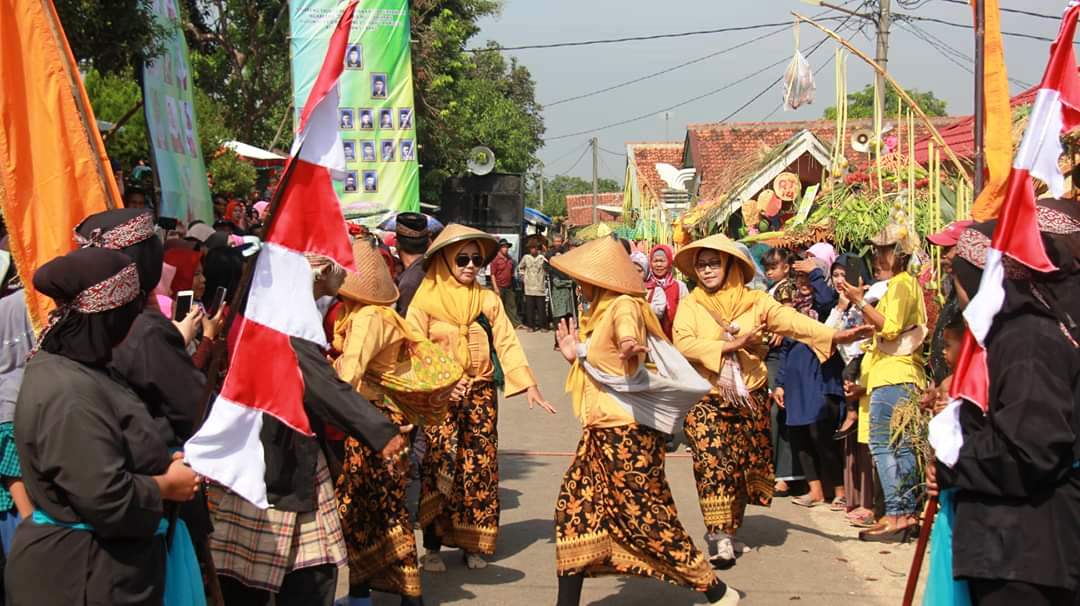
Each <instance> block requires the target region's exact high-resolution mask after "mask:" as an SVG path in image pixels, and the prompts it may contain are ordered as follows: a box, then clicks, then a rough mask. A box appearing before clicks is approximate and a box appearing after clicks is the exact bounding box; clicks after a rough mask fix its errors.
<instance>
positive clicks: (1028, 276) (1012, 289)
mask: <svg viewBox="0 0 1080 606" xmlns="http://www.w3.org/2000/svg"><path fill="white" fill-rule="evenodd" d="M1038 206H1039V207H1041V208H1039V209H1038V212H1039V232H1040V235H1041V237H1042V240H1043V247H1044V248H1045V249H1046V254H1047V256H1048V257H1049V258H1050V261H1051V263H1053V264H1054V265H1055V266H1056V267H1057V268H1058V269H1057V270H1056V271H1053V272H1050V273H1040V272H1035V271H1032V270H1030V269H1027V268H1026V267H1022V266H1020V264H1019V263H1017V262H1016V261H1013V260H1012V259H1010V258H1008V257H1006V258H1005V260H1004V263H1005V273H1006V279H1005V284H1004V286H1005V301H1004V303H1003V305H1002V309H1001V311H1000V312H999V313H998V316H997V317H996V318H995V324H998V323H999V322H1004V321H1006V320H1008V319H1009V318H1010V317H1014V316H1016V315H1019V314H1022V313H1033V314H1036V315H1042V316H1047V317H1050V318H1052V319H1055V320H1057V321H1058V322H1060V323H1061V325H1062V326H1063V327H1064V328H1065V329H1066V330H1068V331H1069V332H1070V333H1071V334H1072V336H1073V338H1074V339H1076V340H1080V329H1078V326H1077V323H1078V322H1080V203H1078V202H1076V201H1074V200H1039V201H1038ZM1046 209H1049V210H1050V211H1052V212H1051V213H1048V212H1045V211H1046ZM1055 213H1056V214H1055ZM996 227H997V220H996V219H995V220H992V221H986V222H983V223H976V224H974V225H972V226H971V227H969V228H968V229H967V230H965V233H964V234H962V235H961V242H960V243H958V244H957V246H958V253H959V254H958V255H957V256H956V258H955V259H953V262H952V268H953V275H954V276H955V277H956V279H957V281H958V282H959V283H960V286H962V287H963V288H964V290H965V291H966V292H967V294H968V296H971V297H974V296H975V293H976V292H978V290H979V282H980V281H981V280H982V274H983V266H984V263H985V251H984V250H982V249H979V248H977V247H972V246H970V244H971V242H972V241H973V240H981V241H982V242H983V243H984V244H985V245H987V246H988V245H989V241H990V240H991V239H992V238H993V236H994V229H995V228H996ZM969 232H970V233H969ZM973 236H974V237H973Z"/></svg>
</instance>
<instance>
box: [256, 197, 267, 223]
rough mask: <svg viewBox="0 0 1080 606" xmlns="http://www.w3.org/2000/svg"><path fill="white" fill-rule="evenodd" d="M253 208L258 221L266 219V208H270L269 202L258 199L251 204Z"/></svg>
mask: <svg viewBox="0 0 1080 606" xmlns="http://www.w3.org/2000/svg"><path fill="white" fill-rule="evenodd" d="M252 208H254V209H255V214H256V215H257V216H258V217H259V221H266V209H268V208H270V203H269V202H267V201H266V200H259V201H258V202H256V203H255V204H253V205H252Z"/></svg>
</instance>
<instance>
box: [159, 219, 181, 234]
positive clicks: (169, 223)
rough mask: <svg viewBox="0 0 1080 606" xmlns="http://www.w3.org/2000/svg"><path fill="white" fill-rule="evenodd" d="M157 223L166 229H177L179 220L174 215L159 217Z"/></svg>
mask: <svg viewBox="0 0 1080 606" xmlns="http://www.w3.org/2000/svg"><path fill="white" fill-rule="evenodd" d="M157 224H158V225H159V226H160V227H161V229H164V230H165V231H176V224H177V220H176V219H174V218H172V217H158V220H157Z"/></svg>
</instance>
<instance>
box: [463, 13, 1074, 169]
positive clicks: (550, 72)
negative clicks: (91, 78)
mask: <svg viewBox="0 0 1080 606" xmlns="http://www.w3.org/2000/svg"><path fill="white" fill-rule="evenodd" d="M834 3H836V4H845V3H844V2H843V0H834ZM904 3H905V4H908V5H913V4H914V5H916V6H915V8H913V9H909V8H904V7H901V6H898V4H899V2H898V0H893V10H894V11H897V12H905V13H909V14H914V15H917V16H920V17H929V18H936V19H942V20H946V21H952V22H959V23H968V22H970V20H971V12H970V9H968V8H967V7H965V6H963V5H960V4H958V3H955V2H950V1H949V0H905V2H904ZM1001 3H1002V6H1003V7H1005V8H1015V9H1024V10H1028V11H1033V12H1039V13H1047V14H1060V11H1061V10H1063V8H1064V6H1065V4H1066V3H1065V2H1064V1H1057V0H1001ZM859 4H861V0H849V1H848V2H847V3H846V6H848V7H850V8H855V7H857V6H858V5H859ZM792 10H795V11H799V12H801V13H803V14H818V13H821V12H823V10H822V9H821V8H819V7H814V6H808V5H807V4H804V3H801V2H799V1H797V0H754V1H749V2H748V1H741V0H666V1H664V2H656V1H648V2H646V1H644V0H621V1H619V0H505V5H504V8H503V11H502V13H501V14H500V15H499V16H497V17H493V18H487V19H484V20H483V21H482V22H481V28H482V30H481V32H480V34H479V35H478V36H477V37H476V38H474V44H475V45H476V46H480V45H481V44H483V43H484V42H486V41H487V40H495V41H497V42H499V43H500V44H501V45H503V46H520V45H528V44H542V43H550V42H566V41H578V40H590V39H600V38H617V37H627V36H642V35H651V34H661V33H672V32H685V31H691V30H701V29H715V28H724V27H734V26H744V25H756V24H762V23H779V22H787V21H790V19H791V17H790V11H792ZM829 15H830V16H834V17H835V16H838V15H839V13H836V12H831V13H829ZM858 21H859V20H857V19H852V20H851V21H850V22H849V23H848V26H847V29H845V33H846V34H847V36H848V37H853V40H854V41H855V43H856V44H857V45H858V46H859V47H860V48H861V49H862V50H864V51H865V52H867V53H868V54H870V55H871V56H872V55H873V51H874V42H873V26H872V25H867V26H866V27H865V29H863V32H864V33H865V35H864V34H860V33H858V32H857V31H855V30H854V28H853V26H854V25H855V24H856V23H857V22H858ZM829 23H831V24H833V25H834V26H838V25H840V21H838V20H834V21H830V22H829ZM915 25H916V26H917V27H918V29H920V30H922V31H923V32H925V34H923V35H927V34H929V36H930V37H931V38H933V37H936V38H937V39H939V40H941V41H944V42H946V43H948V44H949V45H951V46H952V47H954V48H955V49H956V50H957V51H960V52H961V53H963V54H966V55H968V56H972V55H973V54H974V50H973V49H974V40H973V34H972V33H971V31H970V30H963V29H958V28H954V27H950V26H947V25H942V24H937V23H932V22H926V21H923V22H919V23H916V24H915ZM1058 25H1059V23H1058V22H1057V21H1051V20H1047V19H1039V18H1033V17H1029V16H1025V15H1018V14H1008V13H1005V14H1003V17H1002V29H1003V30H1005V31H1015V32H1024V33H1029V34H1034V35H1038V36H1043V37H1048V38H1053V37H1055V36H1056V34H1057V29H1058ZM777 29H780V28H771V29H764V30H758V31H748V32H737V33H735V32H731V33H723V34H709V35H701V36H691V37H685V38H670V39H661V40H653V41H639V42H630V43H624V44H610V45H596V46H586V47H570V48H556V49H536V50H519V51H512V52H510V53H509V54H511V55H513V56H516V57H517V58H518V59H519V60H520V61H521V62H522V63H523V64H524V65H526V66H527V67H528V68H529V70H530V71H531V72H532V74H533V78H534V79H535V80H536V85H537V99H538V100H539V101H540V102H541V103H542V104H545V105H546V104H549V103H552V102H553V101H557V100H559V99H564V98H566V97H571V96H574V95H578V94H583V93H588V92H591V91H594V90H597V89H600V88H604V87H606V86H610V85H614V84H618V83H620V82H623V81H626V80H630V79H633V78H637V77H640V76H644V75H647V74H650V73H652V72H657V71H663V70H666V69H667V68H669V67H671V66H674V65H677V64H679V63H682V62H685V61H688V60H691V59H696V58H698V57H702V56H705V55H708V54H710V53H714V52H717V51H719V50H722V49H725V48H727V47H730V46H734V45H737V44H740V43H743V42H748V41H752V43H750V44H748V45H746V46H743V47H741V48H738V49H737V50H734V51H731V52H727V53H725V54H722V55H719V56H716V57H714V58H710V59H706V60H703V61H701V62H699V63H695V64H694V65H691V66H688V67H684V68H682V69H679V70H676V71H673V72H670V73H665V74H663V75H661V76H658V77H655V78H651V79H648V80H645V81H643V82H640V83H637V84H633V85H630V86H626V87H623V88H620V89H618V90H615V91H612V92H608V93H604V94H600V95H596V96H592V97H589V98H587V99H582V100H579V101H573V102H567V103H562V104H559V105H556V106H553V107H550V108H546V109H545V111H544V119H545V123H546V126H547V135H546V136H547V137H550V138H551V140H549V141H547V143H546V145H545V147H544V149H543V150H541V152H540V157H541V159H542V160H543V162H544V164H545V166H546V169H545V173H546V174H549V175H553V174H560V173H566V174H571V175H577V176H581V177H588V176H589V175H590V174H591V170H592V167H591V160H590V157H589V156H588V155H586V157H584V158H582V159H581V161H580V162H579V163H577V165H576V166H574V163H575V161H576V160H577V159H578V158H579V157H580V156H581V151H582V150H584V149H585V146H586V144H587V142H588V139H589V138H590V137H592V136H596V137H599V139H600V146H601V147H602V148H604V149H605V150H610V152H616V153H608V152H607V151H605V152H602V153H601V154H600V156H601V168H600V173H601V175H602V176H605V177H613V178H616V179H618V180H620V181H621V180H622V177H623V174H624V171H625V158H624V157H621V154H622V153H623V152H624V151H625V144H626V143H627V142H630V141H662V140H664V138H665V119H664V117H663V115H662V114H661V113H659V112H658V111H657V110H659V109H661V108H664V107H667V106H670V105H674V104H676V103H678V102H681V101H683V100H686V99H690V98H692V97H696V96H698V95H701V94H703V93H706V92H709V91H711V90H715V89H718V88H720V87H722V86H725V85H727V84H729V83H731V82H732V81H735V80H738V79H740V78H743V77H745V76H748V75H750V74H753V73H754V72H757V71H758V70H760V69H761V68H763V67H765V66H767V65H769V64H771V63H773V62H775V61H780V60H782V59H785V58H790V57H791V55H792V52H793V49H794V45H795V41H794V34H793V31H792V28H791V27H790V26H789V27H787V28H785V29H784V30H783V31H781V32H779V33H775V34H774V35H770V36H768V37H764V36H766V35H768V34H770V33H772V32H773V31H774V30H777ZM822 36H823V35H822V34H820V33H819V32H817V31H816V30H814V29H813V28H812V27H810V26H808V25H805V24H804V25H802V27H801V30H800V39H801V40H800V41H801V44H800V46H801V47H802V48H803V49H804V52H805V51H806V49H808V48H809V47H810V46H812V45H813V44H815V43H816V42H817V41H818V40H820V39H821V38H822ZM759 39H760V40H759ZM1049 46H1050V45H1049V43H1048V42H1043V41H1037V40H1029V39H1022V38H1015V37H1006V38H1005V54H1006V60H1007V63H1008V68H1009V76H1010V77H1011V78H1015V79H1017V80H1020V81H1023V82H1027V83H1035V82H1037V81H1038V80H1039V78H1040V77H1041V74H1042V69H1043V67H1044V66H1045V63H1046V57H1047V53H1048V52H1049ZM835 47H836V45H835V44H833V43H831V42H830V43H826V44H825V45H824V46H822V47H821V48H820V49H819V50H818V51H817V52H815V53H814V54H813V55H812V56H811V57H810V58H809V60H810V63H811V65H813V66H814V68H815V69H818V68H819V67H820V66H822V65H823V64H825V63H826V62H828V65H826V66H825V67H824V68H822V69H820V71H818V74H817V99H816V100H815V102H814V104H813V105H811V106H808V107H805V108H800V109H799V110H798V111H795V112H784V111H782V110H778V108H779V106H780V102H781V98H782V90H781V88H780V87H779V86H777V87H775V88H774V89H773V90H770V91H769V92H767V93H766V94H765V95H764V96H762V97H761V98H760V99H758V100H757V101H755V102H753V103H751V104H750V105H749V106H747V107H746V109H744V110H742V111H741V112H740V113H738V114H737V115H735V116H734V117H733V118H732V119H731V120H732V121H743V122H757V121H761V120H764V119H768V120H770V121H775V120H801V119H813V118H818V117H820V116H821V114H822V112H823V111H824V109H825V108H826V107H827V106H829V105H832V104H833V100H834V97H835V77H834V67H833V65H832V62H831V61H830V60H831V57H832V56H833V51H834V49H835ZM935 47H938V48H940V45H937V44H935V45H931V44H930V43H928V42H927V41H925V40H923V39H921V38H920V37H918V35H917V34H916V33H913V32H912V30H911V29H909V28H908V27H907V26H905V25H900V24H894V25H893V28H892V37H891V40H890V57H889V60H890V63H889V70H890V72H891V73H892V74H893V76H894V77H896V78H897V79H898V80H899V81H900V83H901V84H902V85H903V86H905V87H906V88H917V89H920V90H932V91H934V93H935V94H937V95H938V96H939V97H941V98H943V99H945V100H946V101H947V102H948V108H949V113H952V114H969V113H971V107H972V98H971V97H972V94H973V93H972V91H973V79H972V76H971V74H970V73H968V72H967V71H965V70H964V69H962V68H961V67H959V66H957V65H954V64H953V63H951V62H949V61H948V60H947V59H946V58H945V57H944V56H943V55H942V54H941V52H939V50H937V48H935ZM957 60H958V61H960V62H961V63H963V62H964V61H963V60H962V59H957ZM969 65H970V64H969ZM784 67H785V65H784V64H781V65H779V66H777V67H773V68H771V69H768V70H766V71H764V72H762V73H760V74H758V75H756V76H754V77H752V78H750V79H748V80H746V81H745V82H742V83H740V84H737V85H735V86H732V87H731V88H728V89H727V90H724V91H722V92H720V93H717V94H713V95H711V96H707V97H705V98H703V99H700V100H698V101H694V102H691V103H688V104H686V105H683V106H681V107H678V108H676V109H674V110H672V111H671V116H670V118H669V120H667V121H666V124H667V127H666V128H667V131H666V132H667V133H668V136H669V138H670V139H681V138H682V136H683V135H684V133H685V126H686V124H688V123H694V122H714V121H718V120H720V119H721V118H723V117H724V116H726V115H728V114H730V113H731V112H733V111H735V110H736V109H737V108H738V107H739V106H741V105H743V104H744V103H746V102H747V101H749V100H750V99H751V98H752V97H754V96H755V95H757V94H758V93H759V92H761V91H762V90H763V89H764V88H765V87H766V85H767V84H768V83H769V82H771V81H772V80H774V79H775V78H777V77H778V76H780V75H781V74H782V73H783V70H784ZM872 79H873V75H872V73H871V70H870V68H869V67H867V66H865V65H864V64H862V63H861V62H859V60H858V59H857V58H855V57H851V58H849V63H848V88H849V90H856V89H858V88H861V87H862V86H863V85H865V84H867V83H869V82H871V81H872ZM1012 90H1013V92H1014V93H1015V92H1018V91H1020V90H1021V87H1020V86H1019V85H1018V84H1014V85H1013V86H1012ZM645 114H648V115H647V117H645V118H644V119H640V120H636V121H633V122H631V123H629V124H625V125H622V126H616V127H612V128H608V129H605V130H602V131H599V132H597V133H594V134H581V135H575V136H571V137H566V138H558V139H556V137H559V136H560V135H566V134H568V133H575V132H578V131H583V130H586V129H590V128H595V127H598V126H603V125H606V124H610V123H613V122H618V121H621V120H623V119H627V118H632V117H635V116H639V115H645Z"/></svg>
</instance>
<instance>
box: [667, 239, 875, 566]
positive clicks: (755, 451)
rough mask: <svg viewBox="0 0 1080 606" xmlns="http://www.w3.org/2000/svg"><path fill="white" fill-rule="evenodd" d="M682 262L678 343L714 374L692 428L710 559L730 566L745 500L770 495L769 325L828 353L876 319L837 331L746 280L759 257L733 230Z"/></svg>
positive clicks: (692, 249) (689, 422) (693, 249)
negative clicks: (684, 290)
mask: <svg viewBox="0 0 1080 606" xmlns="http://www.w3.org/2000/svg"><path fill="white" fill-rule="evenodd" d="M675 265H676V267H678V268H679V271H681V272H682V273H683V274H685V275H688V276H694V277H695V278H696V280H697V284H698V287H697V288H696V289H694V291H693V292H692V293H690V296H689V297H687V298H686V299H685V300H684V301H683V302H682V304H681V305H680V306H679V311H678V313H677V314H676V315H675V326H674V332H675V346H676V347H678V348H679V351H681V352H682V353H683V355H685V356H686V357H687V358H688V359H689V360H690V361H691V362H692V363H693V364H694V366H695V367H696V368H697V369H698V371H699V372H701V374H702V376H704V377H706V378H707V379H709V380H710V382H712V383H713V384H714V387H713V389H712V391H711V392H710V393H709V394H708V395H706V396H705V397H704V398H703V399H702V400H701V401H700V402H698V404H697V405H696V406H694V408H693V409H691V410H690V413H689V414H688V415H687V417H686V422H685V429H686V439H687V442H688V443H689V445H690V450H691V452H692V453H693V456H694V478H695V479H696V480H697V489H698V497H699V500H700V504H701V513H702V515H703V516H704V518H705V527H706V529H707V530H708V534H707V535H706V541H707V543H708V544H709V556H710V561H712V563H713V566H716V567H718V568H727V567H730V566H732V565H734V563H735V556H736V555H737V554H738V553H740V552H742V551H744V550H745V549H746V548H745V546H743V545H741V544H738V543H737V542H735V541H734V537H735V531H736V530H738V528H739V527H740V526H741V525H742V521H743V516H744V514H745V512H746V506H747V505H748V504H753V505H763V506H768V505H770V504H771V503H772V494H773V483H774V475H775V471H774V468H773V455H772V442H771V438H770V421H769V403H768V392H767V379H768V371H767V370H766V368H765V354H766V353H767V352H768V345H767V344H766V343H765V342H764V340H763V339H762V332H763V331H768V332H771V333H773V334H778V335H783V336H785V337H791V338H792V339H795V340H796V341H800V342H802V343H805V344H806V345H808V346H809V347H810V348H811V349H812V350H813V351H814V353H815V354H816V355H817V357H818V359H819V360H820V361H822V362H824V361H825V360H827V359H828V358H829V356H831V355H832V354H833V352H834V350H835V346H836V345H837V344H842V343H849V342H851V341H854V340H856V339H858V338H860V337H863V336H866V334H865V333H868V332H869V327H859V328H853V329H849V330H843V331H835V330H833V329H831V328H828V327H826V326H825V325H824V324H821V323H820V322H817V321H814V320H812V319H810V318H809V317H807V316H804V315H802V314H800V313H799V312H798V311H796V310H795V309H793V308H790V307H785V306H783V305H781V304H780V303H778V302H777V301H776V300H774V299H773V298H772V297H771V296H769V294H768V293H766V292H764V291H759V290H751V289H749V288H747V287H746V284H747V283H748V282H750V281H751V280H753V278H754V274H755V270H754V262H753V261H752V260H751V259H750V257H748V256H747V255H746V253H745V252H744V251H742V250H741V249H740V248H738V247H737V246H736V244H735V242H733V241H732V240H731V239H729V238H728V237H727V236H723V235H715V236H709V237H707V238H704V239H701V240H698V241H696V242H693V243H691V244H689V245H688V246H686V247H684V248H683V249H682V250H680V251H679V252H678V254H676V255H675Z"/></svg>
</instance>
